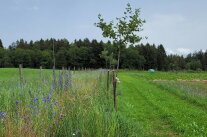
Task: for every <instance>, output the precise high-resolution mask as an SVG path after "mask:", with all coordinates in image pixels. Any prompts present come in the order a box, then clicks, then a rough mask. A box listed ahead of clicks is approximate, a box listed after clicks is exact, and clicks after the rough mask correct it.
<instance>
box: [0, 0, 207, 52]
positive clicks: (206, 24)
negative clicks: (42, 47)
mask: <svg viewBox="0 0 207 137" xmlns="http://www.w3.org/2000/svg"><path fill="white" fill-rule="evenodd" d="M128 2H130V3H131V5H132V7H133V8H141V16H142V18H143V19H145V20H146V24H145V25H144V27H143V28H144V31H143V32H142V35H143V36H147V37H148V39H147V40H144V41H142V42H143V43H146V42H149V43H151V44H152V43H155V44H163V45H164V47H165V48H166V50H167V52H168V53H176V54H187V53H189V52H193V51H195V50H200V49H202V50H206V49H207V8H206V7H207V0H128V1H127V0H0V39H2V41H3V44H4V46H5V47H8V46H9V45H10V44H11V43H12V42H15V41H16V40H18V39H20V38H23V39H25V40H27V41H29V40H34V41H35V40H39V39H40V38H43V39H46V38H51V37H54V38H67V39H68V40H69V41H73V40H74V39H79V38H81V39H83V38H86V37H88V38H89V39H97V40H101V39H103V38H102V35H101V31H100V30H99V28H96V27H95V26H94V23H95V22H97V21H98V19H97V15H98V14H99V13H101V14H102V15H103V17H104V18H106V19H107V20H108V21H110V20H113V19H115V18H116V17H119V16H122V15H123V11H124V9H125V7H126V4H127V3H128Z"/></svg>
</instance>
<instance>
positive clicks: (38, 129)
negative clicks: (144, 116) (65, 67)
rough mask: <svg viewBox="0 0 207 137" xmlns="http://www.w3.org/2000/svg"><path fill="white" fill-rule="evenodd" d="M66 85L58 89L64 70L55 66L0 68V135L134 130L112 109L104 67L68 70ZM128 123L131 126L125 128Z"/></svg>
mask: <svg viewBox="0 0 207 137" xmlns="http://www.w3.org/2000/svg"><path fill="white" fill-rule="evenodd" d="M71 73H72V75H71V79H72V82H71V83H72V85H70V87H69V88H68V89H62V88H61V84H60V83H61V81H63V82H65V81H66V80H67V78H66V76H67V75H66V74H67V73H66V72H64V75H63V77H61V75H59V74H61V71H59V70H56V81H57V82H56V85H59V86H57V87H56V88H54V87H53V86H54V83H53V75H52V71H51V70H42V75H41V74H40V70H34V69H23V77H24V81H23V82H24V84H23V86H20V80H19V75H18V69H0V76H1V78H0V112H5V113H6V115H5V116H0V135H1V136H5V137H13V136H15V137H19V136H25V137H30V136H31V137H33V136H57V137H65V136H83V137H93V136H94V137H116V136H120V137H125V136H134V135H136V134H137V133H138V132H136V131H135V130H134V129H133V126H132V125H131V123H128V121H127V120H126V119H124V118H122V117H121V116H120V115H119V114H118V113H115V112H114V109H113V105H112V104H113V102H112V95H111V94H109V93H108V92H106V72H105V71H103V70H102V71H101V70H99V71H76V72H71ZM131 127H132V128H131Z"/></svg>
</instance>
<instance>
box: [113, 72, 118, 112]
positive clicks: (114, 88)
mask: <svg viewBox="0 0 207 137" xmlns="http://www.w3.org/2000/svg"><path fill="white" fill-rule="evenodd" d="M112 82H113V96H114V110H115V111H117V98H116V85H117V80H116V74H115V71H114V70H113V71H112Z"/></svg>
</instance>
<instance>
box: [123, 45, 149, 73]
mask: <svg viewBox="0 0 207 137" xmlns="http://www.w3.org/2000/svg"><path fill="white" fill-rule="evenodd" d="M122 55H124V56H122V60H123V63H122V68H129V69H140V70H141V69H142V68H143V66H144V63H145V59H144V57H143V56H142V55H140V54H139V51H138V50H136V49H135V48H134V47H129V48H127V49H125V52H124V53H123V54H122Z"/></svg>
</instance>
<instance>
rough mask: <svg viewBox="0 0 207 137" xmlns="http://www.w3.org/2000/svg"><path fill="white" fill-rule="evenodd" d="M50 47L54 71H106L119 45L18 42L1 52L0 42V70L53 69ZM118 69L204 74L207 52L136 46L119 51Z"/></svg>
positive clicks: (114, 63)
mask: <svg viewBox="0 0 207 137" xmlns="http://www.w3.org/2000/svg"><path fill="white" fill-rule="evenodd" d="M53 45H54V53H55V62H56V67H57V68H61V67H62V66H64V67H68V66H70V67H75V68H77V69H78V68H109V67H113V66H115V65H116V63H117V60H116V59H117V54H118V44H116V43H111V42H110V41H108V42H103V41H97V40H95V39H94V40H91V41H90V40H89V39H87V38H85V39H84V40H81V39H80V40H75V41H73V42H69V41H68V40H67V39H58V40H57V39H52V38H51V39H46V40H43V39H40V40H38V41H34V42H33V41H30V42H27V41H25V40H23V39H20V40H18V41H16V42H14V43H12V44H11V45H10V46H9V47H8V48H4V46H3V44H2V41H1V40H0V67H18V65H19V64H23V66H24V67H29V68H39V67H40V66H42V67H43V68H52V66H53ZM120 68H122V69H125V68H128V69H139V70H148V69H156V70H163V71H167V70H207V51H205V52H203V51H198V52H194V53H191V54H189V55H187V56H186V57H184V56H180V55H167V54H166V51H165V49H164V47H163V45H154V44H149V43H147V44H139V45H135V46H128V47H127V48H126V47H122V48H121V57H120Z"/></svg>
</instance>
